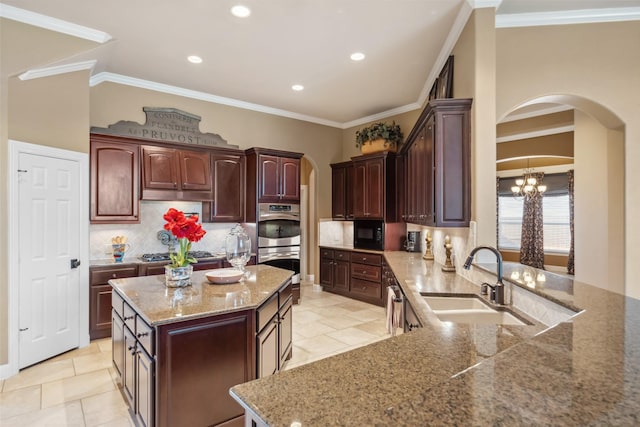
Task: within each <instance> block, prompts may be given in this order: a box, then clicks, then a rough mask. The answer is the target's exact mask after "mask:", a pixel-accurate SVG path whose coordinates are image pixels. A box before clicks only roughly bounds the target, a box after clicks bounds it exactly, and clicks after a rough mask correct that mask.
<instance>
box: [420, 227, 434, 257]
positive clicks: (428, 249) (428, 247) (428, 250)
mask: <svg viewBox="0 0 640 427" xmlns="http://www.w3.org/2000/svg"><path fill="white" fill-rule="evenodd" d="M432 241H433V237H431V233H430V232H429V230H427V233H426V237H425V238H424V243H425V246H426V249H425V251H424V256H423V257H422V258H423V259H426V260H428V261H430V260H433V251H432V250H431V242H432Z"/></svg>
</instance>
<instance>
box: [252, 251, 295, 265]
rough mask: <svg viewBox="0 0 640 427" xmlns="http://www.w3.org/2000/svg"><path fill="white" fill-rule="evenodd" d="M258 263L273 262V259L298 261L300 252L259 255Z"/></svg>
mask: <svg viewBox="0 0 640 427" xmlns="http://www.w3.org/2000/svg"><path fill="white" fill-rule="evenodd" d="M258 258H259V259H258V262H259V263H262V262H265V261H273V260H274V259H300V252H276V253H267V254H259V255H258Z"/></svg>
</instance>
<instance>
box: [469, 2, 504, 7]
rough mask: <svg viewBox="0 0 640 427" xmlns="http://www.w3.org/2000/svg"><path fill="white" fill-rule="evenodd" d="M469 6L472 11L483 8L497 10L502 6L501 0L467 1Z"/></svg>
mask: <svg viewBox="0 0 640 427" xmlns="http://www.w3.org/2000/svg"><path fill="white" fill-rule="evenodd" d="M467 3H469V6H471V7H472V8H474V9H482V8H485V7H494V8H496V9H497V8H498V7H499V6H500V5H501V4H502V0H467Z"/></svg>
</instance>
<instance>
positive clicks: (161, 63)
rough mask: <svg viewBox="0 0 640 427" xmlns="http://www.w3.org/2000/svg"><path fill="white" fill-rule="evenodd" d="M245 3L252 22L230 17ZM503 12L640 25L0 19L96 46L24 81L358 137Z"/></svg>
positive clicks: (191, 4) (78, 9)
mask: <svg viewBox="0 0 640 427" xmlns="http://www.w3.org/2000/svg"><path fill="white" fill-rule="evenodd" d="M238 3H242V4H244V5H246V6H248V7H249V8H250V9H251V15H250V16H249V17H248V18H244V19H241V18H236V17H234V16H232V15H231V14H230V13H229V10H230V8H231V7H232V6H233V5H235V4H238ZM496 5H499V7H498V9H497V15H496V26H497V27H509V26H517V25H543V24H548V23H549V22H550V21H549V20H550V19H551V20H553V21H554V22H555V23H571V22H587V21H588V22H598V21H601V20H615V19H616V17H618V19H619V17H620V16H625V18H623V19H640V0H582V1H577V0H564V1H562V2H560V1H557V0H555V1H554V0H502V1H500V0H393V1H392V0H269V1H264V0H215V1H211V0H186V1H183V2H168V1H166V0H165V1H158V0H136V1H133V2H132V1H129V0H109V1H101V2H95V1H86V0H65V1H64V2H55V1H46V0H2V3H1V4H0V12H1V13H0V16H2V17H4V18H7V19H11V20H14V21H20V22H23V23H25V24H28V26H29V28H31V27H30V26H31V25H35V26H38V27H42V28H48V29H53V30H54V31H56V32H62V33H66V34H72V35H73V36H74V37H78V38H81V39H89V40H93V42H92V43H90V46H89V47H86V48H84V49H83V50H80V51H79V53H75V54H73V55H71V56H69V57H63V58H55V59H49V60H46V61H45V62H42V63H35V64H31V65H29V66H28V67H26V68H25V69H20V70H16V75H21V76H22V78H32V77H41V76H46V75H51V74H56V73H60V72H68V71H74V70H77V69H81V68H83V67H85V68H89V69H91V70H92V71H91V75H92V77H91V81H90V84H92V85H96V84H100V83H102V82H107V81H112V82H118V83H121V84H130V85H134V86H140V87H146V88H151V89H154V90H160V91H165V92H169V93H175V94H179V95H183V96H191V97H195V98H199V99H204V100H210V101H213V102H217V103H222V104H227V105H235V106H239V107H242V108H249V109H253V110H257V111H264V112H268V113H272V114H279V115H282V116H286V117H293V118H298V119H302V120H307V121H311V122H315V123H320V124H325V125H329V126H335V127H340V128H347V127H350V126H355V125H358V124H361V123H364V122H368V121H372V120H377V119H381V118H384V117H387V116H389V115H392V114H398V113H401V112H405V111H410V110H415V109H418V108H421V106H422V104H423V103H424V101H425V99H426V97H427V95H428V92H429V89H430V88H431V85H432V84H433V81H434V80H435V77H436V76H437V74H438V72H439V71H440V69H441V67H442V65H443V64H444V61H445V60H446V58H447V57H448V55H449V53H450V51H451V49H452V48H453V46H454V44H455V41H456V40H457V37H458V35H459V34H460V32H461V31H462V29H463V28H464V24H465V23H466V20H467V18H468V17H469V15H470V13H471V11H472V8H473V6H482V7H485V6H491V7H493V6H496ZM16 8H17V9H16ZM38 14H39V15H38ZM40 15H44V16H40ZM59 20H61V21H59ZM52 40H55V38H52ZM11 43H12V44H13V43H21V40H16V41H11ZM17 50H19V49H17ZM353 52H363V53H364V54H365V55H366V58H365V59H364V60H363V61H359V62H355V61H352V60H351V59H350V58H349V56H350V54H351V53H353ZM189 55H198V56H200V57H202V58H203V62H202V63H201V64H198V65H196V64H192V63H189V62H188V61H187V60H186V58H187V56H189ZM454 69H455V68H454ZM25 72H27V74H24V73H25ZM293 84H301V85H304V90H302V91H298V92H296V91H293V90H292V89H291V86H292V85H293Z"/></svg>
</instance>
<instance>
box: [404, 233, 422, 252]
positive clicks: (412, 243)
mask: <svg viewBox="0 0 640 427" xmlns="http://www.w3.org/2000/svg"><path fill="white" fill-rule="evenodd" d="M404 248H405V250H406V251H407V252H421V251H422V248H421V247H420V232H419V231H409V232H407V240H406V241H405V244H404Z"/></svg>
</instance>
